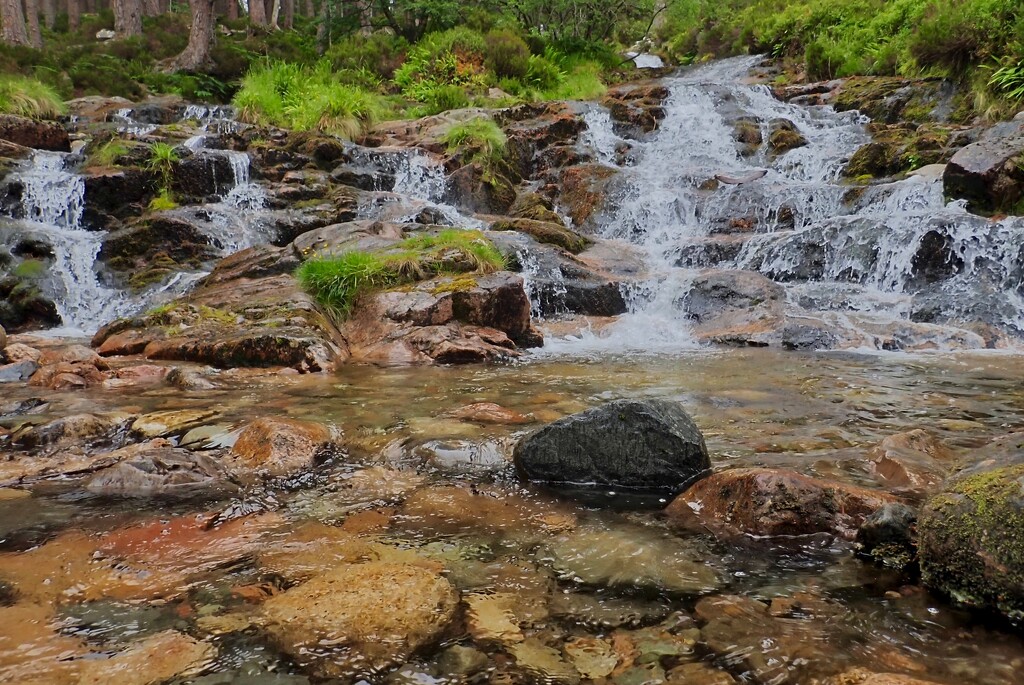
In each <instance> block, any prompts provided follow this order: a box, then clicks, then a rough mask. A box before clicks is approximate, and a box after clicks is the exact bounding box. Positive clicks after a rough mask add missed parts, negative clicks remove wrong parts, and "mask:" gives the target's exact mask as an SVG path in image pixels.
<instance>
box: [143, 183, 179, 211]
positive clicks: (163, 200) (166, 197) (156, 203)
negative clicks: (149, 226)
mask: <svg viewBox="0 0 1024 685" xmlns="http://www.w3.org/2000/svg"><path fill="white" fill-rule="evenodd" d="M177 207H178V203H177V202H175V200H174V196H173V195H172V194H171V191H170V189H168V188H161V189H160V192H159V193H157V195H156V197H154V198H153V199H152V200H150V201H149V211H151V212H162V211H165V210H168V209H176V208H177Z"/></svg>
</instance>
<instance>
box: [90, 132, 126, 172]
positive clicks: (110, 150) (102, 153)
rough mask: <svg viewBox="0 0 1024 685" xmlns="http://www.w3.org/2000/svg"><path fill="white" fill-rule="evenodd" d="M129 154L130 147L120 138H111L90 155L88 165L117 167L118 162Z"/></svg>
mask: <svg viewBox="0 0 1024 685" xmlns="http://www.w3.org/2000/svg"><path fill="white" fill-rule="evenodd" d="M126 154H128V146H127V145H125V143H124V141H123V140H121V139H119V138H111V139H110V140H108V141H107V142H105V143H103V144H102V145H100V146H99V147H98V148H96V149H95V150H93V151H92V152H91V153H90V154H89V159H88V165H89V166H99V167H113V166H117V163H118V160H119V159H120V158H121V157H123V156H124V155H126Z"/></svg>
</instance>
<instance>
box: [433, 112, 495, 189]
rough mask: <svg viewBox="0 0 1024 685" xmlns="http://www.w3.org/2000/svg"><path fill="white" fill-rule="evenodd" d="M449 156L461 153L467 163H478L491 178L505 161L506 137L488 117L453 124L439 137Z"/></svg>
mask: <svg viewBox="0 0 1024 685" xmlns="http://www.w3.org/2000/svg"><path fill="white" fill-rule="evenodd" d="M441 142H443V143H444V144H445V145H446V146H448V152H449V154H452V153H455V152H463V153H464V157H465V161H466V162H467V163H473V162H479V163H480V165H481V166H482V167H483V168H484V172H485V173H486V174H487V175H490V176H493V175H495V174H496V173H497V170H498V168H499V167H500V165H501V164H502V163H503V162H504V160H505V153H506V150H507V145H508V137H507V136H506V135H505V132H504V131H502V130H501V128H500V127H499V126H498V125H497V124H496V123H494V120H493V119H490V118H488V117H476V118H474V119H470V120H469V121H465V122H462V123H459V124H453V125H452V126H451V127H450V128H449V129H448V130H447V131H445V133H444V135H443V136H442V137H441Z"/></svg>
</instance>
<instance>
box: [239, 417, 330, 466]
mask: <svg viewBox="0 0 1024 685" xmlns="http://www.w3.org/2000/svg"><path fill="white" fill-rule="evenodd" d="M338 437H339V436H338V434H337V432H336V431H334V430H332V429H331V428H328V427H327V426H325V425H323V424H320V423H313V422H312V421H299V420H296V419H287V418H270V417H268V418H261V419H257V420H256V421H253V422H252V423H250V424H249V425H248V426H246V428H245V430H243V431H242V433H241V434H240V435H239V436H238V440H237V442H235V445H234V447H232V448H231V453H230V455H229V456H228V461H229V463H230V465H231V466H232V467H233V468H236V469H243V470H248V471H256V472H258V473H260V474H263V475H267V476H283V475H288V474H291V473H295V472H298V471H302V470H304V469H309V468H312V467H314V466H316V464H317V460H318V458H319V457H321V456H324V455H326V453H327V452H328V450H329V449H330V447H331V446H332V444H334V442H335V441H336V440H337V438H338Z"/></svg>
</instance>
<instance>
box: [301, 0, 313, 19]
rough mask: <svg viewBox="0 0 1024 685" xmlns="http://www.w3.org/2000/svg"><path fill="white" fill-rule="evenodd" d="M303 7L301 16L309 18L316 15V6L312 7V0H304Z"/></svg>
mask: <svg viewBox="0 0 1024 685" xmlns="http://www.w3.org/2000/svg"><path fill="white" fill-rule="evenodd" d="M305 9H306V11H305V12H304V13H303V16H305V17H309V18H310V19H312V18H313V17H315V16H316V8H315V7H313V0H306V3H305Z"/></svg>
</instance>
